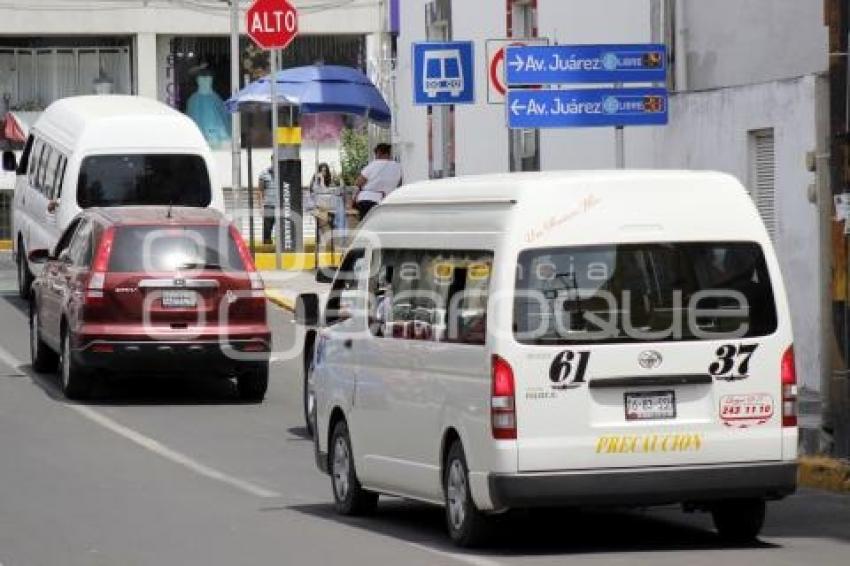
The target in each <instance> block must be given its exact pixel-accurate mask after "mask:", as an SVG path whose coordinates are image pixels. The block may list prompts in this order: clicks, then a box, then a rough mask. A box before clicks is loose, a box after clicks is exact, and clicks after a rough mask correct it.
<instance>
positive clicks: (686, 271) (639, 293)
mask: <svg viewBox="0 0 850 566" xmlns="http://www.w3.org/2000/svg"><path fill="white" fill-rule="evenodd" d="M776 326H777V321H776V307H775V304H774V298H773V288H772V286H771V283H770V278H769V276H768V271H767V265H766V263H765V259H764V254H763V253H762V250H761V247H760V246H758V245H757V244H754V243H748V242H734V243H729V242H723V243H702V242H685V243H651V244H622V245H604V246H586V247H573V248H550V249H537V250H527V251H524V252H522V253H521V254H520V255H519V261H518V265H517V278H516V298H515V303H514V335H515V337H516V339H517V340H518V341H519V342H521V343H524V344H577V343H585V342H590V341H592V342H608V343H621V342H664V341H677V340H717V339H725V338H743V337H755V336H764V335H768V334H772V333H773V332H774V331H775V330H776Z"/></svg>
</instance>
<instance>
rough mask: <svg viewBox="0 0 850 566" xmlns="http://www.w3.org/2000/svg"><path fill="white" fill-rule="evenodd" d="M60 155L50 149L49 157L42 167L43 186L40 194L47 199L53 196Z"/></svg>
mask: <svg viewBox="0 0 850 566" xmlns="http://www.w3.org/2000/svg"><path fill="white" fill-rule="evenodd" d="M59 157H60V153H59V152H58V151H56V150H55V149H53V148H50V155H49V157H48V158H47V159H46V160H45V166H44V169H45V170H44V184H43V185H42V187H41V188H42V192H44V196H46V197H47V198H48V199H49V198H51V195H52V194H53V189H54V185H55V183H56V166H57V165H58V164H59Z"/></svg>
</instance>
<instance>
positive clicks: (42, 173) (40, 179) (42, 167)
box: [35, 144, 53, 194]
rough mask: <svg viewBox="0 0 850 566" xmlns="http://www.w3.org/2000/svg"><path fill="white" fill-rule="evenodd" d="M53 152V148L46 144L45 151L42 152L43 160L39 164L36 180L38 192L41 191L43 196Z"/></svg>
mask: <svg viewBox="0 0 850 566" xmlns="http://www.w3.org/2000/svg"><path fill="white" fill-rule="evenodd" d="M52 152H53V148H51V147H50V146H49V145H47V144H44V150H43V151H42V152H41V159H39V162H38V172H37V176H36V179H35V185H36V187H38V190H39V191H41V193H42V194H44V193H45V187H46V183H47V179H46V177H47V164H48V162H49V161H50V157H51V153H52Z"/></svg>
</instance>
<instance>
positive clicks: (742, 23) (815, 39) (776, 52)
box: [678, 0, 828, 90]
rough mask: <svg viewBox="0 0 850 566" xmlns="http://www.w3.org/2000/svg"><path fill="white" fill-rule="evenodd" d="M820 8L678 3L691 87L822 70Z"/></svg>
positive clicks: (795, 0) (778, 2) (804, 3)
mask: <svg viewBox="0 0 850 566" xmlns="http://www.w3.org/2000/svg"><path fill="white" fill-rule="evenodd" d="M823 5H824V2H823V1H822V0H712V1H711V2H706V1H705V0H679V1H678V6H679V9H681V10H684V14H682V15H683V16H684V21H685V22H686V29H685V30H683V31H684V32H685V44H686V46H687V48H686V51H687V54H688V81H689V89H690V90H705V89H710V88H717V87H724V86H734V85H743V84H753V83H761V82H767V81H772V80H776V79H781V78H790V77H799V76H802V75H806V74H809V73H817V72H821V71H825V70H826V68H827V63H828V60H827V56H826V55H827V46H828V43H827V41H828V38H827V28H826V26H825V25H824V18H823Z"/></svg>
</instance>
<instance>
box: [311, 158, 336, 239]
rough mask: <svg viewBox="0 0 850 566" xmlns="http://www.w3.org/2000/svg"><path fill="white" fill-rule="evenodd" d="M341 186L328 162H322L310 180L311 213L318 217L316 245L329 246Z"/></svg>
mask: <svg viewBox="0 0 850 566" xmlns="http://www.w3.org/2000/svg"><path fill="white" fill-rule="evenodd" d="M338 200H339V188H338V187H336V186H335V184H334V182H333V176H332V175H331V168H330V166H328V164H327V163H320V164H319V167H318V169H317V170H316V174H315V175H313V179H312V181H310V204H311V213H312V214H313V217H314V218H315V219H316V238H317V239H316V246H317V248H318V247H321V246H327V244H328V243H329V242H330V234H331V233H332V231H333V229H334V227H335V226H334V223H335V220H336V218H335V216H336V213H337V201H338Z"/></svg>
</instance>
